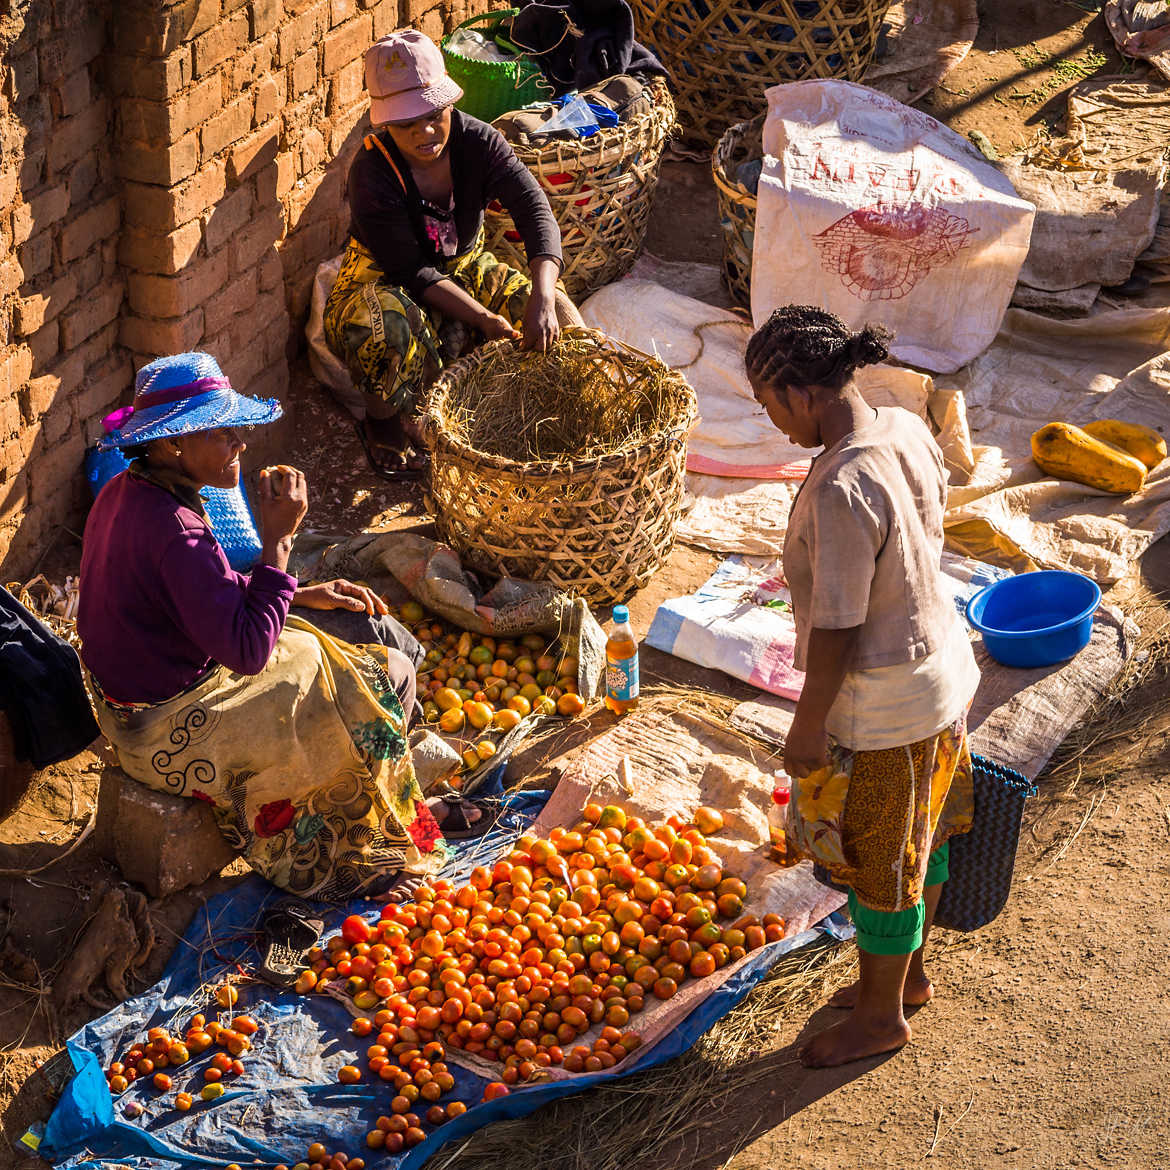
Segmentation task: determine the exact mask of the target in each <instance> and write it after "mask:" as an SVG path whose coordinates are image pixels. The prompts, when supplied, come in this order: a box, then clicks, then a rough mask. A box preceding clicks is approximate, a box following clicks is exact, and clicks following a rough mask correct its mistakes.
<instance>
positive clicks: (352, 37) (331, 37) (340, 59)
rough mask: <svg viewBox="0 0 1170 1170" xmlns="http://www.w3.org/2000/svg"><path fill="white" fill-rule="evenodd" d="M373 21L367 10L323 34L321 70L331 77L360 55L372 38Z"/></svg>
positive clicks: (368, 45)
mask: <svg viewBox="0 0 1170 1170" xmlns="http://www.w3.org/2000/svg"><path fill="white" fill-rule="evenodd" d="M373 30H374V23H373V19H372V17H371V16H370V14H369V13H368V12H363V13H362V14H361V15H360V16H355V17H354V18H353V19H352V20H350V21H347V22H346V23H345V24H341V25H338V26H337V28H335V29H333V30H332V31H331V32H328V33H326V34H325V47H324V53H323V54H322V65H321V69H322V72H323V73H324V74H325V76H326V77H332V76H333V74H334V73H336V72H337V71H338V70H339V69H340V68H341V67H342V66H343V65H348V64H349V62H350V61H352V60H354V59H355V58H357V57H360V56H361V55H362V54H363V53H364V52H365V51H366V50H367V49H368V48H369V47H370V44H371V42H372V40H373Z"/></svg>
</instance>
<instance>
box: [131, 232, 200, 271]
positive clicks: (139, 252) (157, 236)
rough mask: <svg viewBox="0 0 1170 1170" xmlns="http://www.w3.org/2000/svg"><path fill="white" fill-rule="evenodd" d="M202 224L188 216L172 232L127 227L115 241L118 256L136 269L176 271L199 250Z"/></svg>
mask: <svg viewBox="0 0 1170 1170" xmlns="http://www.w3.org/2000/svg"><path fill="white" fill-rule="evenodd" d="M202 242H203V225H202V224H201V223H200V222H199V220H197V219H196V220H192V221H191V222H190V223H187V224H184V225H183V226H182V227H180V228H177V229H176V230H175V231H172V232H157V233H156V232H144V231H136V230H133V229H132V228H127V229H126V230H125V231H123V232H122V235H121V238H120V239H119V241H118V259H119V260H120V262H121V263H122V264H125V265H126V267H127V268H134V269H137V270H138V271H139V272H164V273H170V272H178V271H180V270H181V269H182V268H183V266H184V265H186V264H188V263H189V262H190V261H191V258H192V257H193V256H194V255H195V253H196V252H197V251H198V250H199V245H200V244H201V243H202Z"/></svg>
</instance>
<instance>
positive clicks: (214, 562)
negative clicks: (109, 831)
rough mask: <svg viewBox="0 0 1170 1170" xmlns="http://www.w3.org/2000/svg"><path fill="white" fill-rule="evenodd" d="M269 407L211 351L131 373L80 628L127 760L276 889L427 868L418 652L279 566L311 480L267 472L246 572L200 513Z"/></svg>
mask: <svg viewBox="0 0 1170 1170" xmlns="http://www.w3.org/2000/svg"><path fill="white" fill-rule="evenodd" d="M280 414H281V408H280V404H279V403H278V402H276V401H275V400H271V401H263V400H259V399H254V398H246V397H244V396H242V395H240V394H237V393H236V392H235V391H234V390H233V389H232V387H231V385H230V383H229V382H228V380H227V379H226V378H225V377H224V376H223V373H222V372H221V370H220V368H219V366H218V365H217V364H216V362H215V359H214V358H212V357H211V356H210V355H208V354H203V353H187V354H179V355H177V356H174V357H167V358H160V359H158V360H157V361H154V362H151V363H150V364H149V365H147V366H144V367H143V369H142V370H141V371H139V374H138V378H137V381H136V393H135V398H134V404H133V406H132V407H129V408H126V409H124V410H121V411H118V412H115V414H114V415H111V416H110V417H109V418H108V419H107V420H106V425H107V428H108V429H109V433H108V434H107V436H106V437H105V439H104V441H103V444H102V445H103V446H105V447H107V448H109V447H119V448H121V449H122V450H123V451H124V452H125V453H126V454H128V455H129V456H131V457H132V459H133V462H132V463H131V465H130V468H129V470H128V471H126V472H124V473H122V474H121V475H118V476H116V477H115V478H114V479H113V480H111V481H110V482H109V483H108V484H107V485H106V486H105V488H103V489H102V491H101V493H100V494H99V496H98V498H97V501H96V503H95V504H94V506H93V510H92V511H91V513H90V516H89V520H88V523H87V524H86V528H85V541H84V549H83V554H82V565H81V579H82V589H81V601H80V609H79V612H78V623H77V624H78V632H79V634H80V636H81V639H82V652H81V656H82V661H83V662H84V664H85V667H86V670H87V673H88V675H89V679H90V682H91V684H92V691H93V698H94V706H95V711H96V714H97V718H98V723H99V725H100V726H101V729H102V731H103V733H104V734H105V735H106V737H107V739H108V740H109V741H110V743H111V744H112V745H113V747H114V749H115V750H116V752H117V755H118V761H119V764H120V765H121V767H122V769H123V770H124V771H125V772H126V773H127V774H128V775H129V776H131V777H133V778H134V779H135V780H138V781H140V782H142V783H143V784H146V785H148V786H150V787H152V788H156V789H158V790H160V791H163V792H169V793H171V794H173V795H176V796H190V797H194V798H196V799H199V800H205V801H207V802H208V803H209V804H211V806H212V808H213V811H214V813H215V816H216V820H217V822H218V824H219V827H220V830H221V832H222V833H223V834H224V836H225V838H226V839H227V840H228V842H229V843H230V844H231V845H232V846H233V847H235V848H236V849H237V850H238V851H239V852H241V853H243V854H244V855H245V857H246V858H247V860H248V861H249V863H250V864H251V865H252V867H253V868H254V869H256V870H257V871H258V872H260V873H261V874H263V875H264V876H265V877H267V878H269V879H270V880H271V881H272V882H274V883H275V884H276V885H278V886H281V887H283V888H284V889H287V890H290V891H292V892H294V893H297V894H300V895H303V896H307V897H314V898H323V899H332V900H339V899H344V898H348V897H350V896H352V895H353V894H355V893H358V892H362V891H369V890H370V889H371V888H373V887H376V886H383V885H385V884H386V882H387V879H388V877H391V876H393V874H395V873H396V872H397V871H400V870H410V871H413V872H418V873H426V872H431V871H433V870H434V869H436V868H438V866H439V865H440V864H441V863H442V861H443V860H444V858H445V857H446V850H445V848H444V845H443V839H442V836H441V833H440V831H439V828H438V825H437V823H436V821H435V819H434V817H433V816H432V815H431V813H430V811H429V810H428V808H427V806H426V805H425V804H424V803H423V800H422V794H421V792H420V790H419V787H418V783H417V781H416V779H415V776H414V770H413V767H412V764H411V758H410V751H409V749H408V747H407V744H406V732H407V726H408V723H409V713H410V712H411V710H412V708H413V706H414V668H415V662H414V661H413V660H412V657H410V656H408V654H406V653H403V652H402V651H401V650H399V649H395V648H393V646H388V645H385V644H383V643H385V642H394V641H397V642H398V643H399V644H400V645H402V646H403V647H404V648H405V649H407V650H408V651H412V650H417V644H414V645H412V643H413V639H412V638H410V635H409V634H407V633H406V631H404V630H401V628H400V627H398V628H397V629H394V627H393V625H392V622H391V619H390V618H389V617H388V616H382V615H385V613H386V607H385V605H384V604H383V602H382V601H381V599H380V598H378V597H377V596H376V595H375V594H374V593H372V592H371V591H370V590H368V589H365V588H363V587H361V586H358V585H354V584H351V583H350V582H347V581H332V582H329V583H327V584H324V585H315V586H311V587H309V588H303V589H302V588H299V587H298V585H297V581H296V578H295V577H293V576H291V575H290V574H289V573H288V571H287V567H288V559H289V553H290V551H291V548H292V540H293V534H294V533H295V532H296V530H297V528H298V526H299V525H300V523H301V520H302V519H303V518H304V515H305V512H306V510H307V508H308V496H307V491H306V485H305V477H304V475H303V474H302V473H301V472H299V471H296V470H295V469H293V468H290V467H283V466H282V467H270V468H266V469H265V470H263V471H261V473H260V481H259V497H258V505H259V506H258V512H259V520H260V530H261V536H262V543H263V549H262V552H261V555H260V559H259V561H258V563H257V564H256V566H255V567H254V568H253V569H252V571H251V573H250V574H246V575H245V574H241V573H237V572H235V571H234V570H233V569H232V568H231V567H230V566H229V565H228V562H227V558H226V557H225V556H224V553H223V550H222V549H221V548H220V546H219V543H218V542H217V541H216V539H215V537H214V535H213V534H212V532H211V529H210V527H209V525H208V523H207V517H206V513H205V511H204V508H203V502H202V499H201V498H200V495H199V491H200V489H201V488H203V487H208V486H210V487H217V488H225V489H231V488H234V487H235V486H236V485H237V484H238V483H239V478H240V454H241V453H242V452H243V451H244V449H245V444H244V439H243V435H244V433H245V431H246V430H247V428H250V427H254V426H258V425H260V424H263V423H267V422H271V421H273V420H274V419H276V418H279V417H280ZM294 605H296V606H298V607H301V613H300V615H298V614H297V612H295V611H292V612H290V611H291V610H292V607H293V606H294ZM306 611H313V612H312V614H311V616H312V622H310V621H308V620H305V614H306ZM330 611H333V612H330ZM339 619H340V620H341V622H342V623H343V624H342V625H341V626H338V625H337V623H338V620H339ZM388 624H389V625H390V636H387V631H386V626H387V625H388ZM322 626H329V627H330V628H332V629H334V630H335V632H336V633H337V634H339V636H340V637H341V638H344V639H345V640H344V641H341V640H338V639H337V638H334V637H331V636H330V634H328V633H326V632H325V631H324V630H323V629H322V628H321V627H322ZM353 643H361V644H360V645H355V644H353Z"/></svg>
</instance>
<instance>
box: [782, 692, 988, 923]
mask: <svg viewBox="0 0 1170 1170" xmlns="http://www.w3.org/2000/svg"><path fill="white" fill-rule="evenodd" d="M830 745H831V746H830V752H829V758H830V764H829V766H828V767H826V768H822V769H820V770H819V771H817V772H813V773H812V774H811V775H809V776H806V777H804V779H802V780H797V779H794V780H793V781H792V801H791V803H790V804H789V807H788V826H787V830H786V833H787V840H788V844H789V847H790V848H791V849H792V850H794V851H795V852H796V853H798V854H800V855H801V856H803V857H807V858H810V859H811V860H812V861H815V862H818V863H819V864H820V865H822V866H824V868H825V869H827V870H828V871H829V873H830V874H831V875H832V877H833V880H834V881H836V882H838V883H840V884H842V885H847V886H850V887H852V889H853V890H854V892H855V893H856V896H857V899H858V901H859V902H861V903H862V905H864V906H867V907H869V908H870V909H871V910H882V911H886V912H892V911H899V910H905V909H907V908H908V907H910V906H913V905H914V904H915V903H916V902H918V901H919V900H920V899H921V897H922V886H923V879H924V877H925V876H926V866H927V861H928V859H929V857H930V853H931V850H932V849H937V848H938V847H939V846H940V845H941V844H942V843H943V842H944V841H946V840H948V839H949V838H950V837H953V836H956V835H958V834H961V833H967V832H970V830H971V818H972V814H973V812H974V784H973V777H972V771H971V752H970V749H969V747H968V743H967V719H966V715H964V716H963V717H962V718H961V719H959V720H958V721H956V722H955V723H954V724H953V725H952V726H950V727H948V728H945V729H944V730H942V731H940V732H939V733H938V734H937V735H933V736H931V737H930V738H929V739H924V740H919V741H918V742H917V743H912V744H907V745H905V746H903V747H896V748H885V749H883V750H881V751H868V752H867V751H859V752H853V751H849V750H848V749H847V748H844V747H842V746H841V745H840V744H838V743H836V742H835V741H832V740H831V741H830Z"/></svg>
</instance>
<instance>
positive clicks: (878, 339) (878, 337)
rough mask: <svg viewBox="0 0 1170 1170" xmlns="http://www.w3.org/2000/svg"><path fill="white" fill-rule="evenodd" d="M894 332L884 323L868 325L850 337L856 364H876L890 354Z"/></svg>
mask: <svg viewBox="0 0 1170 1170" xmlns="http://www.w3.org/2000/svg"><path fill="white" fill-rule="evenodd" d="M893 339H894V334H893V333H892V332H891V331H890V330H889V329H887V328H886V327H885V326H884V325H866V326H864V327H863V328H862V329H861V330H859V331H858V332H857V333H855V334H853V336H852V337H851V338H850V339H849V348H850V350H851V351H852V357H853V365H854V366H876V365H877V364H878V362H884V361H885V360H886V358H888V357H889V356H890V342H891V341H892V340H893Z"/></svg>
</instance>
